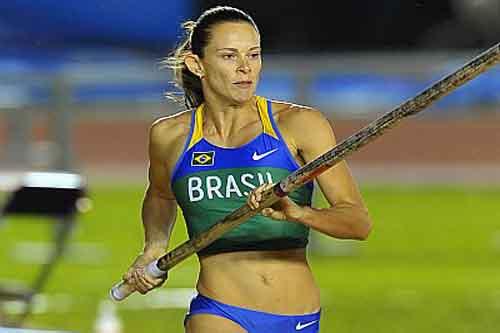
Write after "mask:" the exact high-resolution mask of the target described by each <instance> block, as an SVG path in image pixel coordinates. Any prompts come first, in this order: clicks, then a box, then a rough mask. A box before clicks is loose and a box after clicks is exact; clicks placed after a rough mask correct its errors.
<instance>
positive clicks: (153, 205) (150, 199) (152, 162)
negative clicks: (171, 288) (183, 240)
mask: <svg viewBox="0 0 500 333" xmlns="http://www.w3.org/2000/svg"><path fill="white" fill-rule="evenodd" d="M168 127H170V126H168V124H166V123H165V122H162V121H159V122H157V123H155V124H153V126H152V127H151V130H150V134H149V172H148V174H149V176H148V177H149V185H148V188H147V190H146V194H145V196H144V201H143V204H142V223H143V227H144V248H143V252H142V253H141V254H140V255H139V256H138V257H137V258H136V259H135V261H134V262H133V264H132V265H131V266H130V268H129V270H128V271H127V273H125V275H124V276H123V279H124V280H125V281H126V282H127V283H129V284H132V285H134V287H135V289H136V290H137V291H139V292H140V293H142V294H145V293H146V292H148V291H149V290H151V289H154V288H156V287H158V286H159V285H161V284H162V283H163V282H164V280H165V279H161V278H160V279H151V278H148V277H147V276H146V275H145V274H144V268H145V266H147V264H149V263H150V262H151V261H154V260H156V259H158V258H159V257H160V256H162V255H163V254H165V251H166V250H167V247H168V242H169V239H170V235H171V232H172V229H173V226H174V224H175V220H176V216H177V202H176V200H175V197H174V194H173V193H172V189H171V184H170V177H169V170H168V168H169V165H171V164H172V163H171V161H169V160H168V158H169V157H170V158H171V157H172V156H175V155H176V154H175V152H173V151H172V150H173V149H174V147H173V144H174V143H175V141H176V140H172V138H173V137H172V136H171V135H168V134H172V131H170V133H168Z"/></svg>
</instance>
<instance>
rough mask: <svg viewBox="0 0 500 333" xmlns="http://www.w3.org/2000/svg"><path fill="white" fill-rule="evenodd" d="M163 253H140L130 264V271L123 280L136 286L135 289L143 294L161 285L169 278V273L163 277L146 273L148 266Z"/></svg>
mask: <svg viewBox="0 0 500 333" xmlns="http://www.w3.org/2000/svg"><path fill="white" fill-rule="evenodd" d="M161 255H162V253H160V252H157V253H155V254H153V253H148V252H144V253H143V254H141V255H139V256H138V257H137V258H136V259H135V260H134V263H133V264H132V265H131V266H130V268H129V269H128V271H127V272H126V273H125V274H124V275H123V281H125V282H126V283H128V284H130V285H132V286H134V288H135V290H137V291H138V292H140V293H141V294H143V295H144V294H146V293H147V292H149V291H151V290H152V289H155V288H157V287H159V286H161V285H162V284H163V283H164V282H165V281H166V279H167V275H165V276H164V277H161V278H151V277H149V276H148V275H146V272H145V270H146V266H147V265H148V264H149V263H150V262H152V261H155V260H156V259H158V258H159V257H161Z"/></svg>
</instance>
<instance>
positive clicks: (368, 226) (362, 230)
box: [355, 212, 373, 240]
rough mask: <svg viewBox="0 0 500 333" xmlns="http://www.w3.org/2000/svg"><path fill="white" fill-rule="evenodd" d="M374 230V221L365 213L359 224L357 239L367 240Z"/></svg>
mask: <svg viewBox="0 0 500 333" xmlns="http://www.w3.org/2000/svg"><path fill="white" fill-rule="evenodd" d="M372 228H373V223H372V220H371V219H370V216H369V215H368V212H364V213H363V214H362V217H360V219H359V222H358V223H357V228H356V235H355V239H357V240H366V239H367V238H368V236H369V235H370V233H371V231H372Z"/></svg>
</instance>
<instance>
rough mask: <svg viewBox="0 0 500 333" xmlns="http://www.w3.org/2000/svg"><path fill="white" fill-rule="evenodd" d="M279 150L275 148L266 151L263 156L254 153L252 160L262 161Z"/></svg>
mask: <svg viewBox="0 0 500 333" xmlns="http://www.w3.org/2000/svg"><path fill="white" fill-rule="evenodd" d="M277 150H278V148H274V149H273V150H270V151H266V152H265V153H262V154H257V152H256V151H254V152H253V155H252V160H254V161H258V160H261V159H263V158H264V157H266V156H269V155H271V154H272V153H274V152H275V151H277Z"/></svg>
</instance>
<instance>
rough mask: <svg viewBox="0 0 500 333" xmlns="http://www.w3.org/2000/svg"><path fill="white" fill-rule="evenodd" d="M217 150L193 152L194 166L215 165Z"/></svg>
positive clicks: (192, 162)
mask: <svg viewBox="0 0 500 333" xmlns="http://www.w3.org/2000/svg"><path fill="white" fill-rule="evenodd" d="M214 157H215V151H205V152H202V151H199V152H196V151H195V152H193V159H192V160H191V165H192V166H212V165H214Z"/></svg>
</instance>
